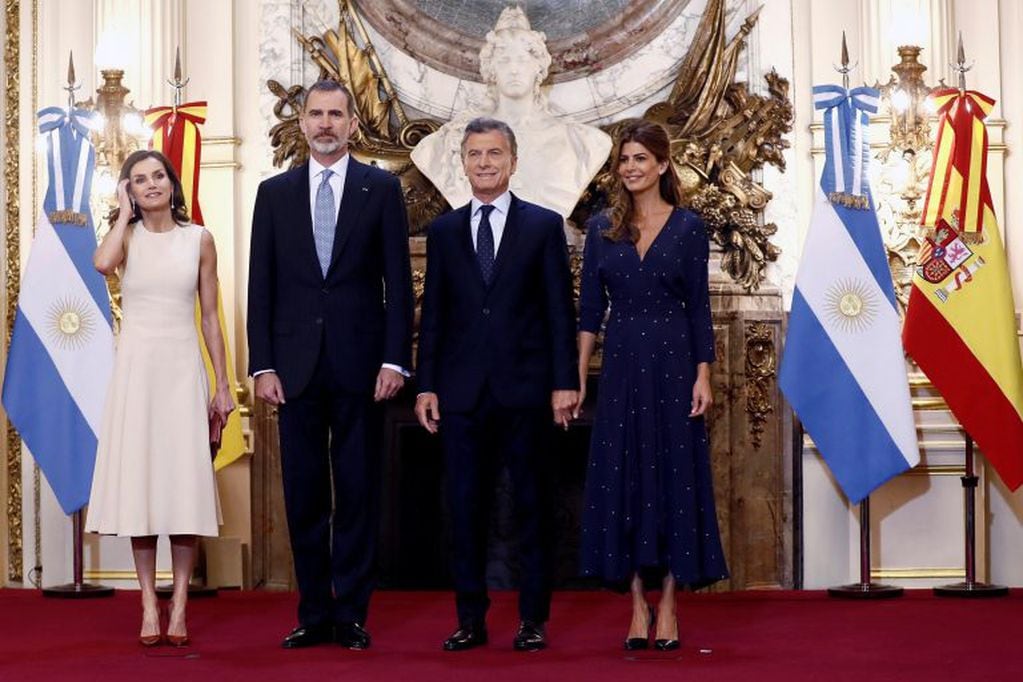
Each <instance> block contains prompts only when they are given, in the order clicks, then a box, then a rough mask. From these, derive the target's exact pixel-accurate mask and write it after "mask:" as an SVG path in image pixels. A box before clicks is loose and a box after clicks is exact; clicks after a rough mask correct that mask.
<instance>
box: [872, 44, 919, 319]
mask: <svg viewBox="0 0 1023 682" xmlns="http://www.w3.org/2000/svg"><path fill="white" fill-rule="evenodd" d="M897 49H898V53H899V63H897V64H895V65H894V66H893V67H892V71H893V72H894V75H892V76H891V77H890V78H889V80H888V82H887V83H884V84H883V85H882V84H881V83H875V84H874V87H876V88H877V89H878V90H879V91H880V93H881V101H882V102H883V103H884V105H885V106H886V107H887V108H888V115H889V116H890V119H891V121H890V125H889V137H888V142H887V144H885V146H884V147H883V148H882V149H881V150H880V151H879V152H878V153H877V155H876V159H877V161H878V162H879V163H878V170H877V172H876V177H877V183H876V186H877V190H878V192H877V196H876V197H875V203H876V207H877V217H878V223H879V224H880V226H881V234H882V237H883V239H884V243H885V248H886V250H887V253H888V265H889V268H890V269H891V272H892V279H893V282H894V284H895V298H896V300H897V302H898V307H899V312H900V314H901V315H903V316H905V313H906V307H907V306H908V305H909V292H910V289H911V288H912V284H913V269H914V267H915V265H916V257H917V253H918V252H919V250H920V246H921V244H922V242H923V236H922V235H921V234H920V232H919V229H918V228H919V226H920V215H921V212H922V211H923V201H924V198H925V194H926V192H927V182H928V180H929V178H930V174H931V160H932V148H933V146H934V143H933V141H932V139H931V137H932V132H931V118H932V117H933V116H934V110H933V106H932V105H931V104H930V94H931V92H932V91H933V90H934V88H932V87H930V86H928V85H927V84H926V83H925V82H924V78H923V74H924V72H925V71H927V67H926V66H925V65H924V64H922V63H921V62H920V59H919V58H920V53H921V51H922V48H920V47H917V46H915V45H902V46H900V47H899V48H897Z"/></svg>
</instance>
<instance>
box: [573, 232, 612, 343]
mask: <svg viewBox="0 0 1023 682" xmlns="http://www.w3.org/2000/svg"><path fill="white" fill-rule="evenodd" d="M606 227H607V219H606V218H604V217H603V216H597V217H595V218H592V219H590V220H588V221H587V222H586V244H585V246H584V247H583V274H582V279H581V281H580V284H579V331H582V332H592V333H594V334H597V333H599V332H600V327H601V325H602V324H603V323H604V315H605V314H606V313H607V290H606V289H605V288H604V283H603V282H602V281H601V280H600V252H601V247H602V246H603V244H602V243H601V242H603V241H604V237H603V236H602V233H603V231H604V229H605V228H606Z"/></svg>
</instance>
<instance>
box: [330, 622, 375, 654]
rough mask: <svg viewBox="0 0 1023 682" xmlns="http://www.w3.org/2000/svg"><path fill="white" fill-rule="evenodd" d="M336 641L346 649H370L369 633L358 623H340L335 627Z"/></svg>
mask: <svg viewBox="0 0 1023 682" xmlns="http://www.w3.org/2000/svg"><path fill="white" fill-rule="evenodd" d="M334 641H335V642H337V643H338V644H340V645H341V646H343V647H345V648H346V649H356V650H362V649H368V648H369V643H370V637H369V633H368V632H366V629H365V628H363V627H362V626H361V625H359V624H358V623H340V624H338V625H337V626H335V628H334Z"/></svg>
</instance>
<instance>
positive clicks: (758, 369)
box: [745, 322, 777, 450]
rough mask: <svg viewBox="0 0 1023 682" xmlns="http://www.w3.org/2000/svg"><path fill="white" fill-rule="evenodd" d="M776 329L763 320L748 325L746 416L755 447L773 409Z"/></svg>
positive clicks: (755, 448) (759, 443)
mask: <svg viewBox="0 0 1023 682" xmlns="http://www.w3.org/2000/svg"><path fill="white" fill-rule="evenodd" d="M776 357H777V354H776V353H775V349H774V332H773V331H772V330H771V327H770V326H769V325H767V324H765V323H764V322H753V323H752V324H750V325H749V326H747V327H746V382H745V388H746V416H747V418H748V419H749V423H750V439H751V443H752V445H753V449H754V450H759V449H760V446H761V445H762V444H763V435H764V423H765V422H766V421H767V417H768V415H770V414H771V413H773V412H774V399H773V396H774V378H775V371H776V365H777V361H776V359H775V358H776Z"/></svg>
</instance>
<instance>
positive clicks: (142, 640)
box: [139, 635, 162, 647]
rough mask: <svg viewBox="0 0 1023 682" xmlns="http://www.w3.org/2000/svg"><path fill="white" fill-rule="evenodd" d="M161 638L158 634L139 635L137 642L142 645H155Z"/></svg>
mask: <svg viewBox="0 0 1023 682" xmlns="http://www.w3.org/2000/svg"><path fill="white" fill-rule="evenodd" d="M161 639H162V638H161V637H160V635H139V644H141V645H142V646H144V647H150V646H156V645H157V644H159V643H160V640H161Z"/></svg>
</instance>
